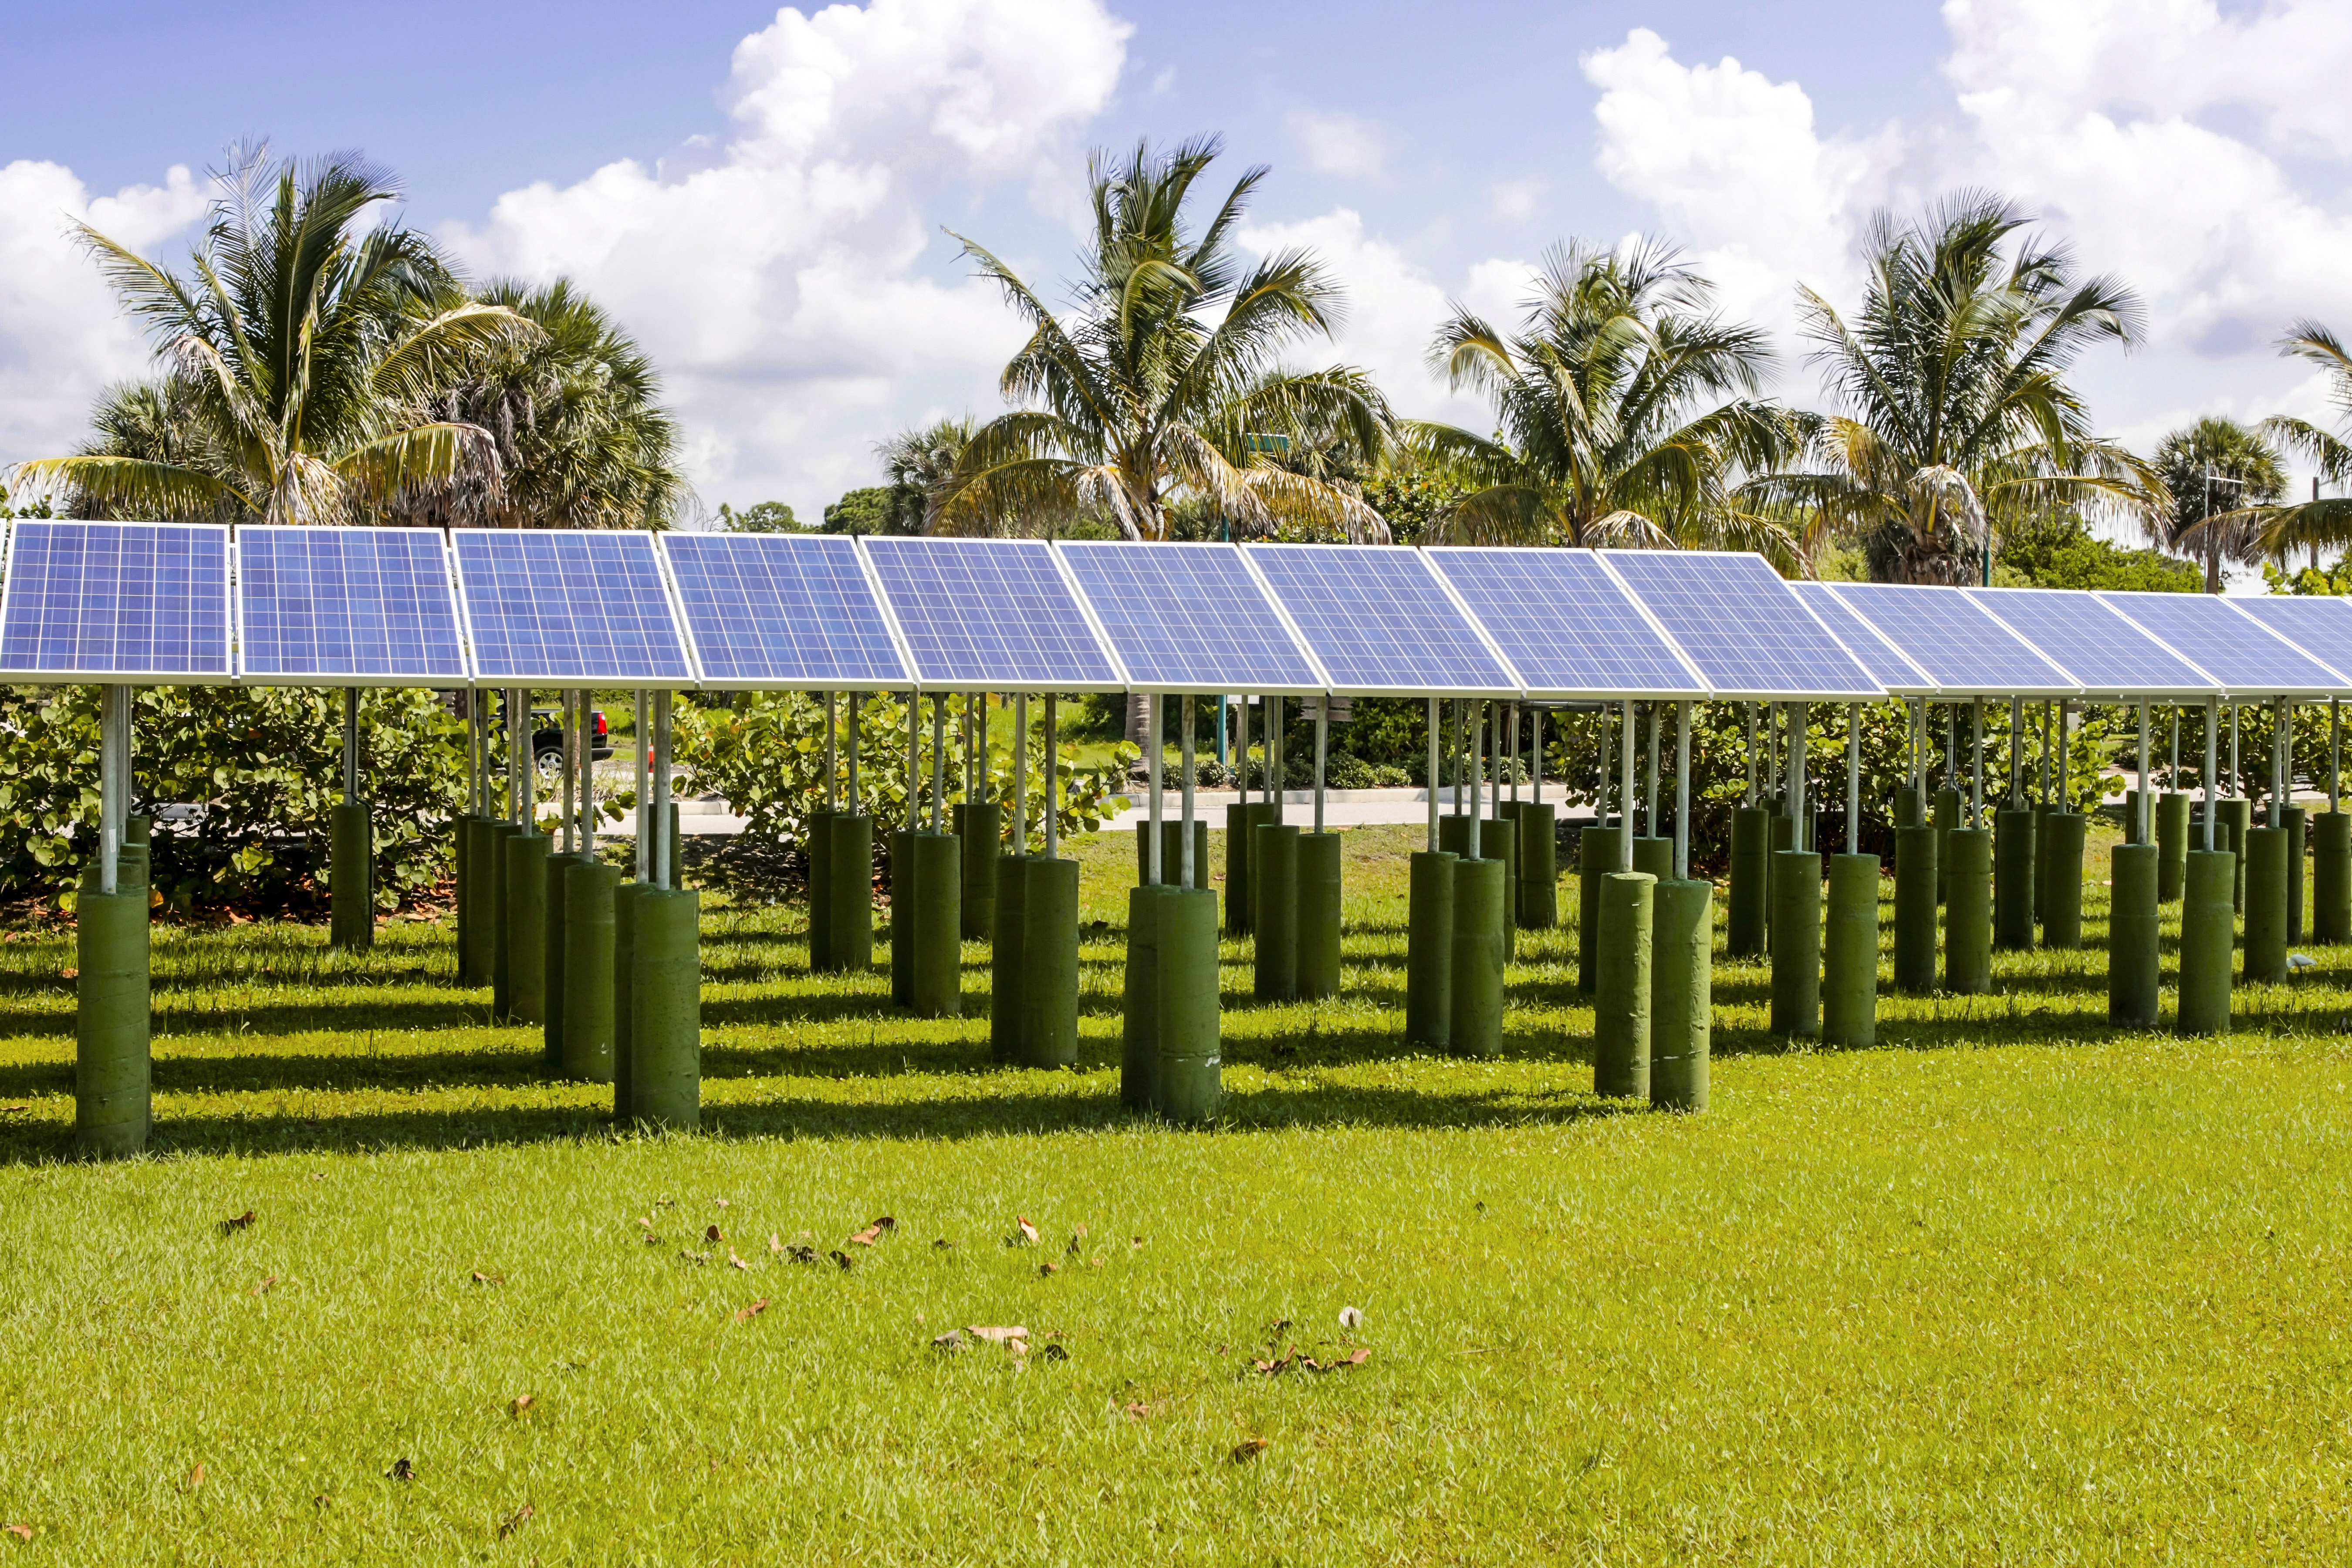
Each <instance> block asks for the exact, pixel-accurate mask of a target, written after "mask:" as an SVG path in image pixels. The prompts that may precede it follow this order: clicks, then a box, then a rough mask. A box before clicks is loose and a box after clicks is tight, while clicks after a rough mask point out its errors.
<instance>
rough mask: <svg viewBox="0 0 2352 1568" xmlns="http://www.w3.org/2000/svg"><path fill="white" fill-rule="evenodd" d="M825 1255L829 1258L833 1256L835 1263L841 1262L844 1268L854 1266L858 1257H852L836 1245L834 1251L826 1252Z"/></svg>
mask: <svg viewBox="0 0 2352 1568" xmlns="http://www.w3.org/2000/svg"><path fill="white" fill-rule="evenodd" d="M825 1256H826V1257H828V1258H832V1259H833V1260H834V1261H835V1263H838V1264H840V1265H841V1266H842V1267H843V1268H850V1267H852V1266H853V1265H855V1264H856V1261H857V1260H856V1258H852V1257H850V1256H849V1254H847V1253H846V1252H844V1251H842V1250H841V1249H840V1248H838V1247H835V1249H834V1250H833V1251H831V1252H828V1253H826V1254H825Z"/></svg>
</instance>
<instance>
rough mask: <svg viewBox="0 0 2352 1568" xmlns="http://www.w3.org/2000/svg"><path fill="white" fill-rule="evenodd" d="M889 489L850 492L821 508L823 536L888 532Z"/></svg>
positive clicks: (884, 487)
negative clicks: (822, 512)
mask: <svg viewBox="0 0 2352 1568" xmlns="http://www.w3.org/2000/svg"><path fill="white" fill-rule="evenodd" d="M890 501H891V496H890V487H889V486H887V485H868V486H866V488H865V489H856V490H851V491H850V492H849V493H848V494H846V495H845V496H843V497H842V498H841V499H840V500H837V501H835V502H834V503H833V504H832V505H831V506H829V507H826V508H825V509H824V531H825V532H827V533H848V534H859V533H891V532H895V531H896V530H894V529H892V528H891V526H890Z"/></svg>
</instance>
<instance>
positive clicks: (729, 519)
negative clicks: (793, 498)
mask: <svg viewBox="0 0 2352 1568" xmlns="http://www.w3.org/2000/svg"><path fill="white" fill-rule="evenodd" d="M719 529H720V530H721V531H723V532H727V533H806V532H808V530H807V529H804V528H803V527H802V526H801V525H800V521H799V519H797V518H795V517H793V509H792V508H791V507H789V506H786V505H785V504H784V503H783V502H782V501H780V500H763V501H761V502H760V503H759V504H757V505H756V506H747V507H745V508H744V509H743V510H741V511H737V510H735V509H734V508H732V507H730V506H729V505H728V504H727V503H726V502H724V501H721V502H719Z"/></svg>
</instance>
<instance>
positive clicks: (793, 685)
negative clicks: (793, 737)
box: [655, 533, 915, 691]
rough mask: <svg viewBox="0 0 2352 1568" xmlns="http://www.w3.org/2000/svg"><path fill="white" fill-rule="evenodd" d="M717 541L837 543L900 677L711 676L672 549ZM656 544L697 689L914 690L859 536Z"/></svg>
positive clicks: (909, 662) (672, 538)
mask: <svg viewBox="0 0 2352 1568" xmlns="http://www.w3.org/2000/svg"><path fill="white" fill-rule="evenodd" d="M716 538H730V539H741V540H754V539H786V538H789V539H811V538H816V539H825V540H835V541H838V542H839V543H840V544H841V545H842V546H843V547H844V548H845V549H846V550H847V551H848V552H849V556H850V560H851V562H852V563H854V564H855V565H856V568H857V573H858V578H859V581H861V582H863V583H864V584H866V593H867V595H870V596H871V597H872V599H873V603H874V607H875V612H876V613H877V615H878V616H880V617H881V621H882V627H883V630H884V632H885V633H887V635H888V637H889V638H890V650H891V653H892V655H893V656H894V657H895V658H897V659H898V674H897V675H896V676H893V677H890V678H888V679H877V678H874V677H870V676H859V677H857V678H856V679H836V680H817V679H807V680H789V679H783V678H781V677H777V678H771V679H739V678H735V677H730V676H717V675H713V674H711V672H710V661H709V658H707V657H706V656H705V655H704V653H703V649H702V644H701V642H700V640H699V639H698V637H696V635H695V626H694V614H693V611H692V610H691V609H690V608H689V607H688V603H687V595H686V589H685V586H684V584H682V583H681V582H680V580H679V578H678V574H677V562H676V561H674V560H672V559H671V558H670V549H671V546H672V544H673V543H675V542H680V541H683V540H686V539H716ZM655 544H656V550H657V551H658V552H659V553H660V555H661V558H662V570H663V572H664V574H665V575H666V581H667V584H668V587H669V591H670V594H671V595H672V596H673V600H674V603H675V605H676V610H677V620H678V626H679V628H680V629H681V630H682V631H683V632H684V633H685V634H686V641H687V647H688V650H689V654H690V657H691V658H693V661H694V668H695V672H696V674H697V676H698V687H699V688H700V689H703V690H708V691H912V690H914V689H915V676H914V669H915V665H914V660H913V659H912V658H909V657H908V651H907V641H906V638H905V637H903V636H902V635H901V634H900V632H899V629H898V621H897V619H896V618H895V617H893V616H892V615H891V614H890V606H889V605H888V603H887V601H886V599H885V598H884V596H883V593H882V584H880V583H879V582H877V581H876V580H875V576H874V567H873V563H871V562H869V561H867V560H866V552H864V551H862V550H859V549H858V548H857V541H856V539H855V538H854V537H851V536H848V535H839V534H820V535H808V534H789V535H787V534H761V533H744V534H656V536H655Z"/></svg>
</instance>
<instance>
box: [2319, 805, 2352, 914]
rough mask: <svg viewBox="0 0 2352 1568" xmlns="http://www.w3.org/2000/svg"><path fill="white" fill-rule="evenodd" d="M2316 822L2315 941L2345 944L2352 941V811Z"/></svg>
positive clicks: (2323, 814) (2321, 816)
mask: <svg viewBox="0 0 2352 1568" xmlns="http://www.w3.org/2000/svg"><path fill="white" fill-rule="evenodd" d="M2312 820H2313V832H2312V847H2311V938H2312V940H2313V941H2314V942H2326V943H2327V944H2329V945H2331V946H2336V945H2341V944H2342V943H2344V942H2352V812H2342V811H2323V812H2321V813H2320V814H2319V815H2318V816H2316V817H2315V818H2313V819H2312Z"/></svg>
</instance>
